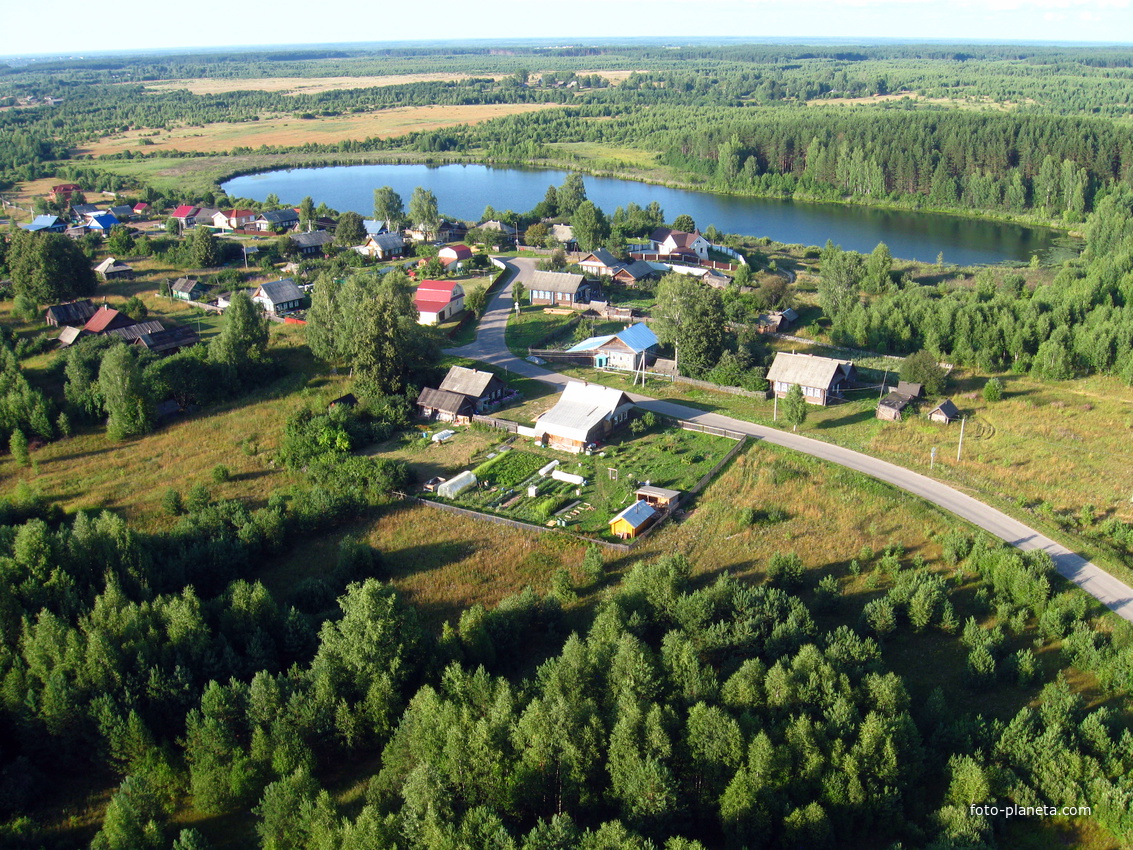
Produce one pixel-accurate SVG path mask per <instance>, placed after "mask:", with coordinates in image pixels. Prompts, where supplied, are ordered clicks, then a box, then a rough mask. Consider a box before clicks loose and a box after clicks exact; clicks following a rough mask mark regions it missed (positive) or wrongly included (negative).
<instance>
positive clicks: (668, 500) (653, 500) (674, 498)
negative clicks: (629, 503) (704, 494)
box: [634, 484, 681, 513]
mask: <svg viewBox="0 0 1133 850" xmlns="http://www.w3.org/2000/svg"><path fill="white" fill-rule="evenodd" d="M634 495H635V496H637V498H638V499H641V500H642V501H644V502H646V503H648V504H649V506H650V507H651V508H654V509H655V510H658V511H661V512H662V513H663V512H665V511H668V510H672V509H673V508H675V507H676V506H677V505H678V504H679V503H680V500H681V491H680V490H667V489H666V488H664V487H653V486H650V485H649V484H646V485H645V486H644V487H638V488H637V489H636V490H635V491H634Z"/></svg>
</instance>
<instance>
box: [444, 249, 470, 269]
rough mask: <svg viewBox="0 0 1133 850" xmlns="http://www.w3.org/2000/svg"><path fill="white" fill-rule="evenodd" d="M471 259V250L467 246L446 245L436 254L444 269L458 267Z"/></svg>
mask: <svg viewBox="0 0 1133 850" xmlns="http://www.w3.org/2000/svg"><path fill="white" fill-rule="evenodd" d="M471 258H472V249H471V248H469V247H468V246H467V245H446V246H445V247H443V248H441V250H439V251H438V252H437V259H438V260H440V261H441V262H442V263H444V264H445V268H446V269H448V268H451V267H452V266H454V265H455V266H458V267H459V266H460V265H461V264H462V263H466V262H467V261H468V260H470V259H471Z"/></svg>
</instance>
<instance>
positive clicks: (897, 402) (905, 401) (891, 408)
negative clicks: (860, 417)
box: [877, 381, 924, 422]
mask: <svg viewBox="0 0 1133 850" xmlns="http://www.w3.org/2000/svg"><path fill="white" fill-rule="evenodd" d="M923 398H924V386H923V385H921V384H913V383H910V382H908V381H898V382H897V389H895V390H893V391H892V392H890V393H889V394H887V395H886V396H885V398H883V399H881V401H879V402H878V403H877V418H878V419H881V420H883V421H885V422H900V421H901V419H902V418H903V417H904V414H905V409H906V408H907V407H910V406H911V405H914V404H916V402H918V401H920V400H921V399H923Z"/></svg>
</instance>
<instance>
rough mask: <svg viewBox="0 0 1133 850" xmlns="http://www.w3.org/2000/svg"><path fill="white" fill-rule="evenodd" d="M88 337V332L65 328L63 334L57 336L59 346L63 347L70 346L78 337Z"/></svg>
mask: <svg viewBox="0 0 1133 850" xmlns="http://www.w3.org/2000/svg"><path fill="white" fill-rule="evenodd" d="M89 335H90V331H87V330H83V329H82V328H76V327H66V328H63V332H62V333H61V334H59V344H60V345H62V346H64V347H65V346H68V345H71V344H72V343H73V342H75V341H76V340H77V339H79V337H83V336H89Z"/></svg>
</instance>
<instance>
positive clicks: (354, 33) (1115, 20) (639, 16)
mask: <svg viewBox="0 0 1133 850" xmlns="http://www.w3.org/2000/svg"><path fill="white" fill-rule="evenodd" d="M4 6H6V7H7V8H4V9H3V10H2V11H0V56H27V55H29V54H41V53H45V54H51V55H83V54H85V53H88V52H94V51H98V52H103V51H108V50H114V51H117V50H123V51H131V52H134V51H145V50H151V49H152V50H157V49H169V48H189V47H225V46H232V45H280V44H288V45H294V44H337V43H342V42H352V43H357V42H368V41H374V42H388V41H405V40H413V41H420V40H424V39H430V40H431V39H437V40H449V39H509V38H512V39H514V38H554V39H562V40H563V42H564V43H571V42H584V41H586V40H587V38H591V39H593V38H595V37H605V38H609V37H615V38H616V37H619V36H637V37H641V36H645V37H654V38H662V39H666V40H669V39H671V40H672V41H673V42H674V43H680V40H681V38H682V37H689V36H698V37H705V36H708V37H711V36H730V37H743V38H752V39H760V38H772V37H773V38H799V39H806V38H824V39H827V38H834V39H840V40H841V39H845V40H847V41H853V40H854V39H876V38H883V39H890V38H895V39H902V40H910V41H916V40H924V39H932V40H939V39H947V40H965V41H992V42H999V41H1050V42H1058V43H1067V42H1102V43H1109V44H1113V43H1126V44H1128V43H1131V42H1133V0H712V2H705V3H702V2H688V0H680V1H679V2H674V0H570V2H567V3H554V2H548V0H540V2H534V0H476V2H474V3H469V2H466V0H461V2H457V0H431V2H429V3H428V4H427V5H426V6H421V7H417V6H413V5H409V4H394V3H389V4H378V3H374V2H373V0H369V2H365V3H363V2H358V0H347V2H345V3H343V2H338V3H333V4H331V5H330V6H327V7H320V6H319V5H318V4H312V3H311V2H309V0H269V2H267V3H228V4H211V5H210V4H203V5H202V4H180V5H179V4H170V3H166V4H158V5H149V6H146V5H142V6H138V5H134V6H128V7H124V8H122V9H118V10H116V11H114V12H112V13H109V14H103V13H97V14H94V13H92V6H91V5H90V3H89V2H88V0H81V2H80V0H55V2H53V3H52V4H51V11H50V13H49V14H46V13H45V12H44V11H43V8H44V7H41V6H39V4H37V3H27V2H16V0H5V3H4ZM415 9H420V10H421V12H422V15H421V16H420V17H418V18H415V16H414V10H415Z"/></svg>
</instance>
